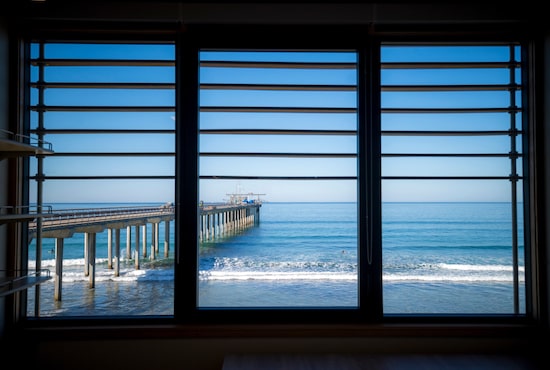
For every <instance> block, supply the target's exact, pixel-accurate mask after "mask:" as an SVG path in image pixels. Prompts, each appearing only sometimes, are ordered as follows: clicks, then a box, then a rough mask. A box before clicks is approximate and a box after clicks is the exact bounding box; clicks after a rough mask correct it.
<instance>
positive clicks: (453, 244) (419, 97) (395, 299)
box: [381, 45, 525, 314]
mask: <svg viewBox="0 0 550 370" xmlns="http://www.w3.org/2000/svg"><path fill="white" fill-rule="evenodd" d="M381 52H382V69H383V73H382V84H383V87H382V90H383V93H382V127H381V128H382V178H383V180H382V198H383V204H382V245H383V246H382V248H383V251H382V255H383V305H384V306H383V309H384V313H385V314H514V313H515V314H520V313H525V279H524V261H523V258H524V245H523V244H524V243H523V239H522V238H523V217H522V215H523V200H522V197H521V191H518V190H519V189H521V185H522V182H521V177H522V176H523V173H522V170H521V163H522V161H521V145H520V143H521V136H522V132H521V115H520V114H519V109H520V104H521V100H519V99H517V97H516V92H515V90H516V87H515V85H514V83H515V81H519V76H520V70H519V64H518V61H519V54H518V53H517V52H518V50H517V48H516V47H515V46H513V45H511V46H506V45H493V46H490V45H487V46H484V45H479V46H441V45H434V46H429V45H424V46H410V45H407V46H399V45H384V46H383V47H382V51H381ZM518 89H519V88H518ZM516 130H518V131H516ZM516 133H517V135H516ZM516 155H517V156H516Z"/></svg>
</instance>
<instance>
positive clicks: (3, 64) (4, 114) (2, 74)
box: [0, 16, 9, 337]
mask: <svg viewBox="0 0 550 370" xmlns="http://www.w3.org/2000/svg"><path fill="white" fill-rule="evenodd" d="M8 77H9V75H8V32H7V22H6V19H5V18H4V17H2V16H0V129H4V130H7V129H8ZM8 181H9V177H8V163H7V161H6V160H0V206H3V205H6V204H7V203H8V200H7V196H8V194H7V189H8ZM6 244H7V226H6V225H5V224H4V225H2V224H0V277H1V276H3V275H2V271H1V270H5V269H6V260H7V249H6V248H7V246H6ZM4 316H5V298H1V297H0V337H1V336H2V334H3V333H4V320H3V318H4Z"/></svg>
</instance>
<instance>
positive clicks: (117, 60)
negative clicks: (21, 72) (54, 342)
mask: <svg viewBox="0 0 550 370" xmlns="http://www.w3.org/2000/svg"><path fill="white" fill-rule="evenodd" d="M41 48H42V49H41ZM31 50H32V63H31V64H32V67H31V69H32V70H31V76H32V79H31V88H32V91H31V103H32V107H31V115H30V122H31V127H30V128H31V132H33V133H35V134H37V135H43V139H44V140H46V141H47V142H49V143H51V144H52V148H53V150H54V154H53V155H51V156H47V157H44V158H43V159H40V158H31V161H30V166H29V169H30V170H29V171H30V175H31V180H30V183H29V191H30V200H31V205H32V206H33V207H37V208H40V209H42V211H43V213H46V216H45V217H44V218H43V220H42V222H41V223H40V222H33V223H30V225H29V229H30V230H29V232H30V235H29V236H30V245H29V251H28V259H29V269H30V270H34V269H48V270H50V272H51V275H52V276H53V279H51V280H50V281H48V282H46V283H44V284H42V285H40V286H39V287H38V288H37V289H36V290H34V289H29V294H28V306H27V311H28V312H27V314H28V316H29V317H32V316H38V315H39V316H42V317H48V316H52V317H56V316H83V317H91V316H116V315H124V316H148V315H155V316H156V315H169V316H171V315H173V313H174V298H173V297H174V251H175V245H174V240H175V238H174V208H173V206H172V204H173V201H174V188H175V184H174V178H175V163H174V161H175V159H174V158H175V155H174V154H175V135H174V133H175V125H174V123H175V120H174V111H175V110H174V99H175V89H174V84H175V80H174V76H175V67H174V65H175V63H174V53H175V51H174V45H171V44H163V45H152V44H147V45H145V44H144V45H139V44H127V45H126V44H117V45H113V44H74V43H60V44H56V43H46V44H43V45H42V46H41V45H40V44H33V45H32V47H31ZM40 59H46V60H47V61H46V63H40V62H39V60H40ZM48 59H50V60H48ZM42 107H43V108H42ZM41 178H43V179H44V181H40V179H41Z"/></svg>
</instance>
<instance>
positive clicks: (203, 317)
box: [25, 25, 542, 327]
mask: <svg viewBox="0 0 550 370" xmlns="http://www.w3.org/2000/svg"><path fill="white" fill-rule="evenodd" d="M42 26H43V25H41V26H40V27H38V29H36V28H35V29H34V30H32V29H31V30H26V31H25V33H26V32H30V33H29V34H28V35H30V36H32V35H33V34H37V35H38V34H39V35H40V36H41V38H44V39H46V40H47V39H49V38H51V39H55V38H62V39H65V40H66V39H67V38H68V37H67V33H66V32H67V31H68V30H70V29H72V30H73V31H74V27H76V30H77V32H74V33H73V35H72V36H71V37H70V39H73V38H74V41H78V40H81V39H82V38H83V37H85V38H93V36H94V35H93V34H92V36H90V34H89V33H87V32H88V31H89V29H81V28H80V26H76V25H69V26H68V27H65V28H63V27H61V28H58V26H53V25H48V27H46V28H47V31H48V32H46V33H43V31H44V29H42ZM50 26H51V27H55V28H50ZM161 28H163V30H162V32H161V34H163V36H161V37H159V36H158V35H157V36H155V35H153V36H151V40H155V39H157V38H158V39H165V40H169V39H174V40H176V70H177V72H176V86H179V87H180V88H179V89H176V102H177V103H176V117H177V121H176V127H177V131H176V189H177V191H176V205H177V207H176V209H177V214H176V220H177V225H178V226H177V228H176V229H177V230H179V231H178V232H177V234H176V245H177V246H180V247H178V248H177V252H176V253H177V254H176V266H175V291H176V292H179V293H178V294H175V295H174V300H175V302H174V306H175V315H174V318H162V317H144V318H141V317H129V318H121V317H99V318H96V317H92V318H84V319H74V320H73V319H68V320H67V319H63V320H59V319H56V318H52V319H45V318H39V319H31V320H26V324H27V325H30V326H35V325H37V326H41V325H44V326H53V327H56V326H66V325H68V326H71V325H75V324H76V323H78V324H81V325H84V326H87V325H98V324H106V325H111V324H115V323H116V325H120V324H121V323H125V324H128V325H147V324H174V323H176V324H186V325H189V324H204V323H218V324H228V323H234V324H243V323H247V324H259V325H261V324H284V323H289V324H306V323H308V324H346V323H353V324H372V323H390V324H391V323H428V324H429V323H436V324H440V323H453V324H455V323H458V324H465V323H474V324H475V323H482V324H487V323H489V324H502V323H504V324H510V323H528V322H531V321H532V320H533V319H535V320H536V317H535V314H534V313H533V307H532V305H533V303H532V302H534V301H535V300H536V299H537V298H538V296H539V294H541V291H540V286H538V285H536V284H535V283H534V282H533V281H532V276H534V274H536V273H537V271H538V266H537V263H538V264H542V261H537V260H536V259H535V258H536V256H535V257H532V258H526V270H527V271H528V272H529V273H530V274H528V275H527V280H528V281H527V282H526V286H527V302H526V303H527V314H526V315H525V316H523V315H521V316H519V317H518V316H515V315H502V316H500V315H499V316H495V315H488V316H481V315H475V316H463V315H461V316H454V315H433V316H432V315H427V316H423V315H410V316H408V315H390V316H385V315H384V314H383V313H382V296H381V255H380V253H381V235H380V233H374V230H375V229H378V230H381V225H380V221H381V217H380V211H381V195H380V181H379V180H380V177H381V174H380V171H381V168H380V148H379V141H377V140H376V139H375V138H377V137H379V136H380V114H378V113H379V112H376V110H368V109H365V106H366V105H368V104H371V105H379V103H380V96H379V94H377V92H379V91H380V77H379V73H373V71H374V70H378V71H379V70H380V68H379V67H380V66H379V65H378V64H377V62H376V61H373V59H376V58H372V56H373V55H376V54H377V53H378V52H377V51H376V50H379V46H380V42H381V41H392V40H393V41H411V42H412V41H415V42H418V41H426V42H438V41H441V42H444V41H445V42H446V41H453V40H454V41H456V42H461V41H470V42H475V41H480V40H481V41H507V40H509V39H513V40H518V41H521V42H523V43H524V44H525V45H526V47H525V50H528V49H530V48H529V47H527V45H529V44H530V40H529V39H528V38H524V37H519V38H518V36H517V34H514V33H513V32H511V31H510V30H508V31H504V30H496V32H495V30H490V32H488V33H487V32H486V30H481V31H479V30H474V32H473V33H470V32H467V31H464V30H463V31H460V32H456V33H453V32H450V33H449V30H448V29H445V27H439V28H435V29H426V28H420V29H419V30H418V33H416V34H415V32H414V31H415V29H414V27H413V28H412V29H409V28H406V27H405V28H400V27H397V28H392V27H387V28H385V27H381V28H379V29H377V30H376V31H375V30H374V29H373V27H370V26H333V27H323V26H318V27H317V26H295V27H286V29H285V30H281V28H279V27H271V26H225V25H196V26H188V27H186V28H185V29H184V31H183V32H181V31H180V30H178V29H177V27H173V28H170V29H168V30H166V29H164V26H163V27H161ZM394 30H397V33H394ZM96 31H97V30H96ZM478 31H479V32H478ZM35 32H36V33H35ZM251 32H252V33H255V34H260V35H262V37H261V38H260V41H259V42H257V41H252V40H249V39H247V38H246V35H249V34H250V33H251ZM130 34H132V33H130ZM106 35H107V37H106ZM143 35H144V32H143V30H140V31H136V32H135V33H134V37H135V40H136V41H138V40H142V39H143ZM207 35H211V36H207ZM220 35H221V37H220ZM350 35H355V36H356V37H354V38H350V37H349V36H350ZM95 36H96V37H98V38H99V39H101V40H103V39H105V38H107V39H111V38H112V40H118V39H120V40H121V41H122V42H125V41H128V40H130V39H132V37H129V36H128V34H127V33H122V34H119V33H118V32H117V31H116V30H109V31H108V32H105V31H101V32H98V33H97V34H96V35H95ZM367 40H368V41H367ZM365 45H367V46H365ZM256 47H260V48H262V49H278V48H284V49H304V50H316V49H338V50H340V49H352V50H357V51H358V52H359V76H360V78H359V81H360V84H359V86H358V87H359V92H358V94H359V99H360V100H361V101H362V99H363V100H365V101H362V102H363V103H364V104H359V107H358V108H359V111H358V120H359V122H369V124H366V125H365V126H366V127H367V128H365V127H363V125H359V128H358V129H359V135H358V136H359V138H362V139H363V140H361V142H360V144H359V167H360V168H361V169H364V171H369V173H370V174H371V176H368V177H367V180H361V179H362V178H364V176H363V175H362V172H361V171H359V173H358V177H359V189H360V190H359V194H372V197H371V198H370V199H364V198H359V200H358V201H359V203H360V204H374V205H376V207H366V206H365V207H359V208H360V212H361V213H360V220H361V221H360V222H361V224H360V231H359V243H360V248H359V249H360V251H361V252H360V253H361V254H363V255H364V253H366V249H367V247H366V235H365V234H364V233H365V231H364V230H369V231H370V232H371V233H373V237H374V241H373V245H375V246H377V247H375V248H373V249H372V252H373V259H374V261H375V268H374V269H371V270H370V272H369V275H367V274H364V273H363V274H360V280H359V285H360V286H361V285H363V286H365V285H366V284H367V283H368V281H375V286H374V288H373V289H370V290H368V291H367V292H368V293H367V294H366V295H365V294H361V295H360V303H359V308H357V309H355V308H353V309H344V310H340V309H286V308H285V309H280V308H277V309H258V310H256V309H254V310H250V309H245V310H239V309H228V310H222V309H212V310H205V309H197V308H196V295H197V291H196V289H197V287H196V269H197V266H196V250H193V248H181V246H185V245H190V243H192V245H196V240H197V235H196V230H195V228H189V226H188V225H190V224H189V222H190V221H192V222H193V223H194V222H195V220H196V219H197V214H196V207H194V205H195V204H197V203H198V194H197V193H198V190H197V176H196V174H197V173H198V172H197V141H196V140H195V139H196V138H197V137H198V132H197V129H198V125H197V119H198V118H197V117H198V107H197V104H196V102H197V99H198V78H196V77H197V73H198V51H199V49H203V48H228V49H230V48H246V49H255V48H256ZM377 47H378V49H377ZM373 53H375V54H373ZM524 57H525V55H524V56H522V60H523V61H524V63H527V62H526V61H527V59H526V58H524ZM529 63H532V61H531V62H529ZM530 67H531V69H528V68H523V69H522V70H523V71H524V73H525V74H527V73H532V69H533V66H530ZM368 74H370V75H371V76H377V78H375V79H373V80H372V81H373V82H372V83H371V84H366V82H365V78H364V77H365V76H366V75H368ZM526 81H532V79H531V78H529V79H528V80H526ZM528 88H529V90H528V89H526V90H528V91H529V92H530V93H532V92H533V90H532V89H533V88H532V87H531V86H528ZM524 95H527V94H524ZM179 102H184V104H178V103H179ZM523 106H524V109H525V112H530V111H531V110H532V108H531V105H528V104H526V103H525V102H524V104H523ZM523 116H524V118H523V119H524V122H525V121H526V120H527V119H529V125H525V126H524V127H529V128H530V127H531V126H532V125H533V120H534V119H533V118H532V117H531V118H527V117H526V116H527V114H524V115H523ZM362 130H368V132H365V131H362ZM530 131H531V130H529V131H528V132H527V133H526V134H525V135H524V142H526V141H528V140H529V141H531V142H533V140H535V138H534V137H531V135H532V134H531V133H530ZM181 148H184V150H180V149H181ZM366 148H370V150H371V151H369V152H368V153H367V152H366ZM524 148H530V146H525V147H524ZM527 152H528V150H525V153H526V154H527ZM531 166H532V163H531V161H530V160H527V158H525V159H524V167H531ZM530 170H531V171H530V172H527V173H526V176H529V178H531V177H532V176H533V174H532V171H533V169H532V168H530ZM191 174H193V175H191ZM532 186H533V184H532V183H531V181H529V183H528V184H526V185H524V188H525V189H531V187H532ZM183 194H185V196H183ZM526 195H528V196H526V197H525V200H526V201H527V200H529V203H532V201H533V199H534V198H533V195H531V194H526ZM191 205H192V206H191ZM367 209H370V212H369V214H368V215H367V211H366V210H367ZM527 209H528V213H526V216H527V217H526V218H525V220H526V226H527V227H526V231H527V230H528V229H529V230H530V229H532V228H533V226H532V225H531V224H530V223H529V222H530V221H531V222H532V221H533V219H534V218H535V217H534V216H535V215H534V213H533V212H534V211H536V210H532V209H529V207H527ZM539 212H540V211H539ZM377 216H378V217H377ZM367 217H369V218H371V219H374V220H375V222H373V223H370V224H367V223H366V219H367ZM535 222H536V221H535ZM182 231H184V232H182ZM526 234H531V233H527V232H526ZM534 244H535V243H533V242H531V245H534ZM182 250H183V251H182ZM530 256H531V255H529V256H528V257H530ZM359 260H360V264H361V267H360V270H362V271H365V270H366V269H365V266H364V263H365V261H366V258H361V257H360V258H359ZM528 264H529V266H528ZM376 282H378V283H379V284H377V283H376ZM365 302H370V303H369V306H367V305H366V304H365ZM373 302H374V303H373ZM367 307H369V308H367Z"/></svg>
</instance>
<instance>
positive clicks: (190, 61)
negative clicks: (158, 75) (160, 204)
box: [174, 37, 199, 322]
mask: <svg viewBox="0 0 550 370" xmlns="http://www.w3.org/2000/svg"><path fill="white" fill-rule="evenodd" d="M182 39H183V37H180V38H179V39H178V41H177V42H176V56H177V59H176V182H175V186H176V189H175V193H176V225H177V232H176V251H175V253H176V255H175V259H176V261H175V282H174V285H175V288H174V290H175V291H174V316H175V318H176V320H177V321H180V322H181V321H184V320H189V319H190V318H191V317H192V314H193V313H194V312H195V308H196V304H197V302H196V297H197V278H198V276H197V273H196V271H197V247H196V245H197V240H198V237H197V227H196V225H197V220H198V210H197V205H198V189H197V175H198V133H199V131H198V105H197V102H198V91H199V83H198V81H199V76H198V71H199V50H198V48H197V47H196V46H195V44H193V43H189V42H188V40H187V39H186V40H185V41H183V40H182Z"/></svg>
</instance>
